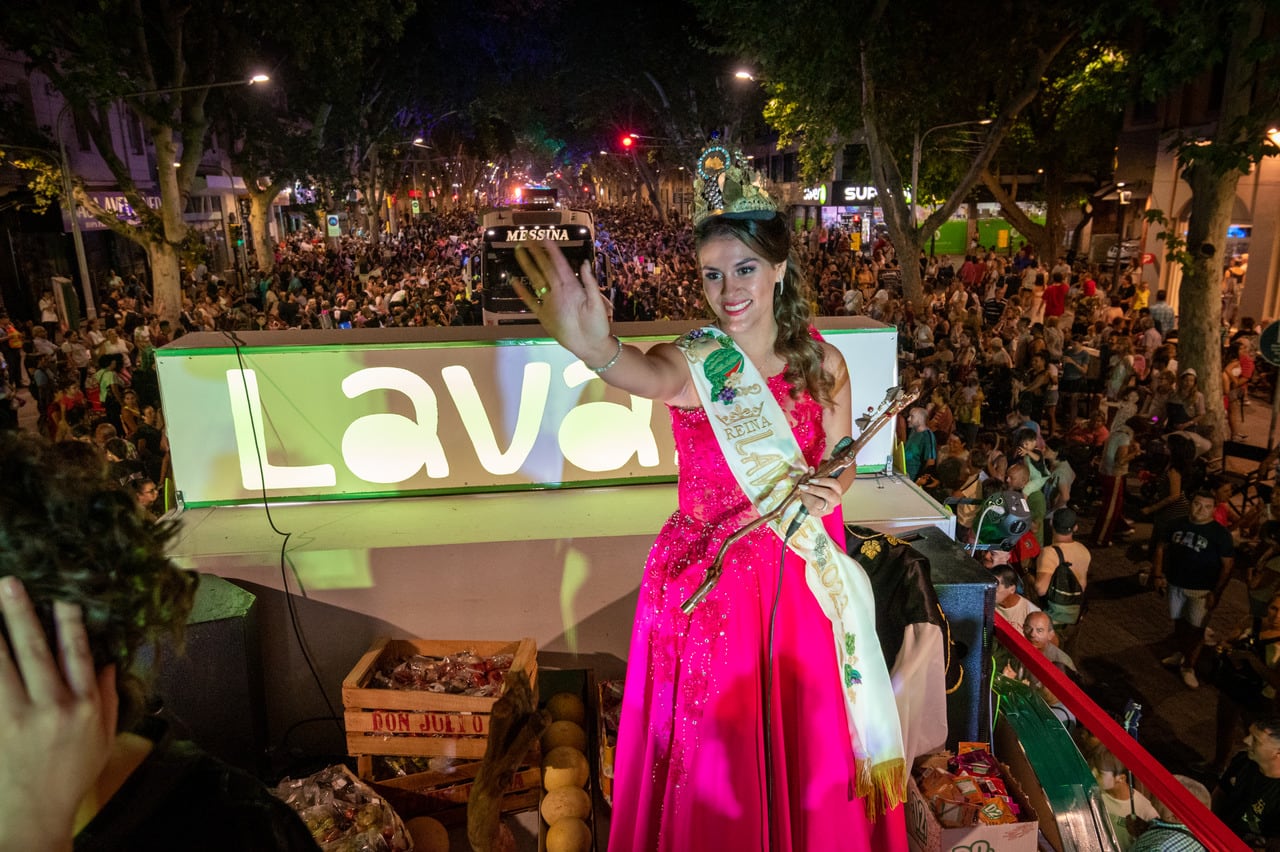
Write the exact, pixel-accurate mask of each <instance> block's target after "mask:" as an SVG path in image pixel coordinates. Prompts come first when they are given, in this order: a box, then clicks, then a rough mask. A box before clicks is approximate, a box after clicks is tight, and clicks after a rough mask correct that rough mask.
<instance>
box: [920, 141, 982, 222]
mask: <svg viewBox="0 0 1280 852" xmlns="http://www.w3.org/2000/svg"><path fill="white" fill-rule="evenodd" d="M992 121H994V119H990V118H979V119H974V120H973V121H953V122H951V123H950V124H939V125H937V126H936V127H930V128H929V129H928V130H926V131H925V132H924V133H917V134H916V136H915V139H914V140H913V142H912V145H911V227H912V228H914V227H916V205H917V204H919V203H920V202H919V198H918V196H917V195H916V188H917V186H918V185H919V183H920V155H921V150H922V149H923V147H924V140H925V139H926V138H927V137H928V136H929V134H930V133H932V132H933V131H935V130H948V129H950V128H952V127H966V126H968V125H970V124H990V123H991V122H992Z"/></svg>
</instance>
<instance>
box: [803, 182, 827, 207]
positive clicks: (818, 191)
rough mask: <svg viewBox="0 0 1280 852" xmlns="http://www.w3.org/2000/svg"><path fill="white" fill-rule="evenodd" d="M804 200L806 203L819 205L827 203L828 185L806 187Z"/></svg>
mask: <svg viewBox="0 0 1280 852" xmlns="http://www.w3.org/2000/svg"><path fill="white" fill-rule="evenodd" d="M803 198H804V200H805V201H816V202H818V203H819V204H826V203H827V185H826V184H822V185H821V186H809V187H805V190H804V194H803Z"/></svg>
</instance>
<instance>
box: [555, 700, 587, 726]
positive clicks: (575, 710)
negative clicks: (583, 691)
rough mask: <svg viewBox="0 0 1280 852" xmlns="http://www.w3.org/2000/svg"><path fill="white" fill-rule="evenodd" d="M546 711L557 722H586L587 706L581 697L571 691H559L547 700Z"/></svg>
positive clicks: (576, 723) (578, 723)
mask: <svg viewBox="0 0 1280 852" xmlns="http://www.w3.org/2000/svg"><path fill="white" fill-rule="evenodd" d="M547 712H548V713H550V714H551V718H552V719H553V720H555V721H557V722H573V723H574V724H575V725H585V724H586V723H587V707H586V705H585V704H583V703H582V699H581V698H579V697H578V696H576V695H574V694H573V693H572V692H561V693H558V694H556V695H553V696H551V698H550V699H548V700H547Z"/></svg>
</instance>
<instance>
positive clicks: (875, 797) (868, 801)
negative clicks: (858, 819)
mask: <svg viewBox="0 0 1280 852" xmlns="http://www.w3.org/2000/svg"><path fill="white" fill-rule="evenodd" d="M857 793H858V795H859V796H860V797H861V798H862V803H863V805H864V806H865V807H866V809H867V819H869V820H871V821H872V822H875V821H876V820H877V819H879V818H880V816H881V815H882V814H887V813H888V812H889V811H891V810H893V809H894V808H896V807H898V805H901V804H903V803H904V802H906V801H907V763H906V761H905V760H903V759H902V758H900V757H899V758H894V759H893V760H886V761H883V762H882V763H877V764H876V765H875V766H871V765H870V764H869V763H868V761H867V760H866V759H865V758H860V759H859V760H858V785H857Z"/></svg>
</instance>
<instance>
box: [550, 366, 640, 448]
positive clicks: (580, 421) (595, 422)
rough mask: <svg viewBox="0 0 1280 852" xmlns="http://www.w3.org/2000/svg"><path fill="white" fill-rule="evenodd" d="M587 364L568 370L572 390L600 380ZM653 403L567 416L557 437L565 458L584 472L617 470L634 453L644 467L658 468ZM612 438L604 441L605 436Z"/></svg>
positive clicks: (597, 405)
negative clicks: (652, 422)
mask: <svg viewBox="0 0 1280 852" xmlns="http://www.w3.org/2000/svg"><path fill="white" fill-rule="evenodd" d="M597 378H599V376H597V375H596V374H595V373H593V372H592V371H591V370H590V369H589V368H588V367H587V365H586V364H584V363H582V362H581V361H574V362H573V363H572V364H570V365H569V366H568V367H565V368H564V383H565V386H566V387H568V388H570V389H572V388H576V387H579V386H581V385H583V384H585V383H587V382H589V381H591V380H592V379H597ZM652 414H653V400H651V399H645V398H644V397H642V396H634V395H633V396H632V397H631V407H630V408H628V407H627V406H625V405H618V404H617V403H616V402H589V403H587V404H586V405H579V406H577V407H576V408H574V409H572V410H571V411H570V412H569V413H568V414H566V415H565V417H564V421H563V422H561V424H560V432H559V434H558V435H557V436H556V438H557V440H559V442H560V450H561V451H562V452H563V453H564V457H565V458H566V459H568V460H569V461H570V462H572V463H573V464H576V465H577V466H578V467H580V468H582V469H583V470H590V471H592V472H597V473H598V472H601V471H606V470H617V469H618V468H620V467H622V466H623V465H625V464H626V463H627V460H628V459H630V458H631V455H632V454H633V453H634V454H635V456H636V461H638V462H640V464H641V465H642V466H643V467H657V465H658V442H657V439H655V438H654V437H653V429H651V428H650V426H649V419H650V417H651V416H652ZM602 435H605V436H608V437H607V440H601V436H602Z"/></svg>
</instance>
